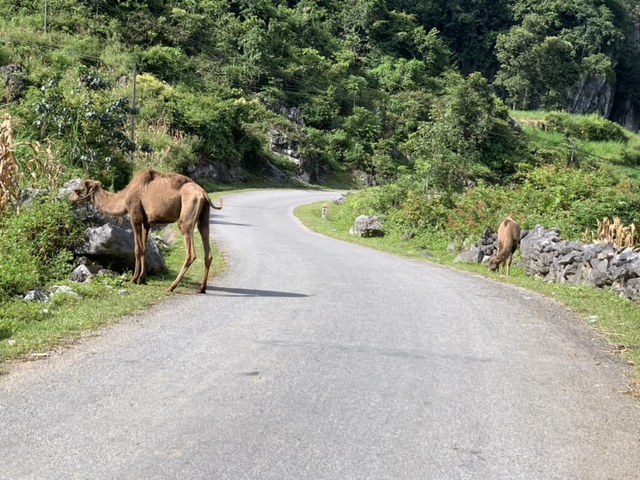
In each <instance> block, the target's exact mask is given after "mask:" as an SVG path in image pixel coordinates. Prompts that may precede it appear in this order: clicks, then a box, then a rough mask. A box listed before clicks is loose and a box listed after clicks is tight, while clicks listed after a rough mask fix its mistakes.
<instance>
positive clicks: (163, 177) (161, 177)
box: [132, 169, 195, 190]
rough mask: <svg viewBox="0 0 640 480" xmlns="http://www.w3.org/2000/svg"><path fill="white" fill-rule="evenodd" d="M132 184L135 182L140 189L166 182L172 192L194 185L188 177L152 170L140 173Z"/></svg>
mask: <svg viewBox="0 0 640 480" xmlns="http://www.w3.org/2000/svg"><path fill="white" fill-rule="evenodd" d="M134 182H137V183H138V184H139V185H140V186H142V187H146V186H147V185H149V184H150V183H154V182H166V185H167V186H168V187H169V188H171V189H172V190H180V189H181V188H182V187H183V186H184V185H186V184H189V183H195V182H194V181H193V180H192V179H190V178H189V177H186V176H184V175H180V174H178V173H162V172H159V171H157V170H152V169H147V170H143V171H142V172H140V173H139V174H138V175H137V176H136V178H135V179H134V181H133V182H132V183H134Z"/></svg>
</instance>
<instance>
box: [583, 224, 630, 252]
mask: <svg viewBox="0 0 640 480" xmlns="http://www.w3.org/2000/svg"><path fill="white" fill-rule="evenodd" d="M597 222H598V228H597V231H596V232H595V233H591V239H589V229H588V228H587V229H586V230H585V231H584V235H583V236H582V238H583V240H584V242H585V243H589V242H592V243H613V244H614V245H615V246H616V247H632V248H633V247H634V246H635V244H636V226H635V225H634V224H633V223H632V224H631V225H629V226H624V225H623V224H622V222H620V219H619V218H618V217H614V218H613V220H610V219H609V218H608V217H604V218H603V219H602V221H600V220H598V221H597Z"/></svg>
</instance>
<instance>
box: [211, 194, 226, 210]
mask: <svg viewBox="0 0 640 480" xmlns="http://www.w3.org/2000/svg"><path fill="white" fill-rule="evenodd" d="M207 199H208V200H209V205H211V208H215V209H216V210H222V206H223V205H224V202H223V201H222V197H220V206H219V207H218V206H217V205H215V204H214V203H213V200H211V198H210V197H209V195H207Z"/></svg>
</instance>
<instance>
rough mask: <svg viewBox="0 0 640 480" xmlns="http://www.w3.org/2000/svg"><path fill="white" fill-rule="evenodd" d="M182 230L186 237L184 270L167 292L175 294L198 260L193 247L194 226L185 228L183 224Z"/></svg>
mask: <svg viewBox="0 0 640 480" xmlns="http://www.w3.org/2000/svg"><path fill="white" fill-rule="evenodd" d="M180 230H182V235H183V236H184V249H185V251H186V255H185V258H184V265H182V270H180V273H179V274H178V276H177V277H176V279H175V280H174V281H173V283H172V284H171V286H170V287H169V288H167V292H173V290H174V289H175V288H176V287H177V286H178V283H180V280H182V277H183V276H184V274H185V273H186V272H187V270H188V269H189V267H190V266H191V264H192V263H193V262H194V261H195V259H196V250H195V248H194V246H193V224H191V226H190V227H185V226H183V225H182V224H181V225H180Z"/></svg>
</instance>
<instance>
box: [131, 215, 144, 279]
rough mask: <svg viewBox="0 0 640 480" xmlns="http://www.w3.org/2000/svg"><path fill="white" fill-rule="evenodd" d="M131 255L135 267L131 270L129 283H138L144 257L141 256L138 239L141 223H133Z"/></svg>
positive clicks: (140, 232)
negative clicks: (131, 274)
mask: <svg viewBox="0 0 640 480" xmlns="http://www.w3.org/2000/svg"><path fill="white" fill-rule="evenodd" d="M132 227H133V255H134V257H135V268H134V270H133V277H131V283H138V279H139V278H140V275H141V273H142V262H144V257H141V256H140V255H141V253H142V252H141V250H142V249H141V245H140V239H141V237H142V223H137V222H136V223H133V222H132Z"/></svg>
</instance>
